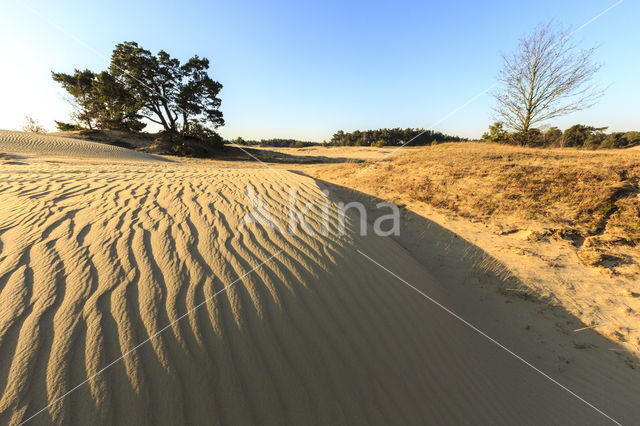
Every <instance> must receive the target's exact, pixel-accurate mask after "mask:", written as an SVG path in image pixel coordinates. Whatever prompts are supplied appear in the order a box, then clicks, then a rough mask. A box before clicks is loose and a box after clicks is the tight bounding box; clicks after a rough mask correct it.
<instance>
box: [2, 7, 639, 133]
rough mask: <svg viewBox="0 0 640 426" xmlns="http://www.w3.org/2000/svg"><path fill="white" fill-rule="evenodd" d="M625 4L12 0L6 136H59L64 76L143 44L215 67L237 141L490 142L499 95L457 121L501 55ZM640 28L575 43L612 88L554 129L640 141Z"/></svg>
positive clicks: (626, 16) (622, 20)
mask: <svg viewBox="0 0 640 426" xmlns="http://www.w3.org/2000/svg"><path fill="white" fill-rule="evenodd" d="M614 3H615V1H609V0H583V1H558V0H553V1H548V0H538V1H535V2H523V1H511V2H508V1H501V2H498V1H483V2H471V1H457V0H453V1H429V2H427V1H421V2H410V1H393V2H392V1H389V2H375V1H335V0H330V1H326V2H303V1H251V2H246V1H229V2H216V1H213V2H196V1H192V2H184V1H119V0H116V1H109V2H87V1H76V0H72V1H61V2H51V1H46V0H22V1H14V0H5V2H3V4H2V6H0V7H1V8H2V13H1V14H0V16H1V18H0V37H1V44H0V58H2V64H1V66H0V96H1V98H0V128H4V129H14V128H17V127H18V126H19V125H20V123H21V122H22V121H23V119H24V116H25V115H30V116H33V117H34V118H37V119H39V120H40V121H41V122H42V123H43V124H44V125H45V126H46V127H48V128H49V129H51V130H53V129H54V126H53V120H54V119H58V120H68V114H69V112H70V107H69V106H68V104H67V103H66V102H65V101H64V99H63V95H64V93H63V91H62V90H61V89H60V88H59V87H58V86H57V85H56V84H55V83H54V82H53V81H52V80H51V76H50V72H51V70H55V71H64V72H71V71H73V69H74V68H82V69H84V68H89V69H92V70H94V71H98V70H103V69H105V68H107V66H108V62H109V56H110V53H111V50H112V49H113V47H114V45H115V44H116V43H119V42H122V41H125V40H127V41H129V40H135V41H137V42H138V43H140V44H141V45H142V46H143V47H145V48H147V49H150V50H152V51H154V52H156V51H158V50H160V49H164V50H166V51H168V52H169V53H170V54H172V55H173V56H176V57H178V58H180V59H182V60H185V59H187V58H189V57H190V56H192V55H193V54H198V55H200V56H205V57H207V58H209V59H210V60H211V62H212V69H211V75H212V77H214V79H216V80H218V81H220V82H221V83H222V84H223V85H224V89H223V91H222V92H221V98H222V111H223V112H224V116H225V120H226V122H227V124H226V125H225V126H224V127H222V128H220V129H219V131H220V133H221V134H222V135H223V136H224V137H228V138H235V137H237V136H242V137H244V138H245V139H260V138H271V137H286V138H296V139H303V140H316V141H321V140H323V139H329V138H330V137H331V135H332V134H333V133H334V132H335V131H336V130H339V129H342V130H345V131H349V130H355V129H365V128H381V127H428V128H434V129H436V130H440V131H443V132H446V133H451V134H456V135H460V136H466V137H479V136H480V134H481V133H482V132H483V131H484V130H485V129H486V128H487V125H488V124H489V123H490V122H491V120H492V117H491V111H490V107H491V105H492V103H493V101H492V99H491V97H490V96H488V95H482V96H479V97H478V98H477V99H476V100H474V101H473V102H471V103H470V104H468V105H467V106H465V107H464V108H462V109H460V110H459V111H457V112H456V113H454V114H451V115H449V114H450V113H451V112H452V111H453V110H456V109H457V108H459V107H460V106H461V105H463V104H464V103H465V102H467V101H468V100H469V99H471V98H473V97H474V96H475V95H477V94H478V93H480V92H481V91H483V90H484V89H486V88H487V87H489V86H491V85H492V84H493V83H494V82H495V78H496V75H497V71H498V69H499V66H500V53H501V52H509V51H511V50H513V49H514V47H515V46H516V44H517V40H518V38H519V37H520V36H522V35H524V34H525V33H527V32H529V31H531V30H532V29H533V28H534V27H535V26H536V25H537V24H539V23H542V22H546V21H548V20H550V19H554V20H556V21H557V22H558V23H561V24H563V25H565V26H572V27H574V28H575V27H578V26H580V25H582V24H584V23H585V22H587V21H588V20H589V19H591V18H592V17H594V16H595V15H597V14H598V13H600V12H601V11H603V10H605V9H606V8H608V7H609V6H611V5H612V4H614ZM639 18H640V2H638V1H637V0H624V1H623V2H622V3H621V4H619V5H618V6H616V7H615V8H614V9H612V10H611V11H610V12H608V13H606V14H605V15H603V16H602V17H600V18H598V19H597V20H595V21H594V22H593V23H591V24H590V25H588V26H587V27H585V28H584V29H583V30H581V31H580V32H578V33H577V34H576V35H575V39H576V41H577V42H578V43H579V44H580V45H581V46H584V47H590V46H593V45H598V46H599V48H598V51H597V58H596V59H597V60H598V61H600V62H602V63H603V64H604V67H603V68H602V70H601V72H600V73H599V76H598V80H599V81H600V82H601V84H603V85H607V86H609V87H608V90H607V92H606V95H605V97H604V98H603V99H602V100H601V102H600V103H599V104H598V105H597V106H595V107H593V108H592V109H590V110H588V111H582V112H579V113H575V114H572V115H570V116H568V117H564V118H561V119H557V120H554V121H552V122H550V123H549V124H552V125H557V126H559V127H561V128H565V127H568V126H569V125H571V124H574V123H578V122H579V123H585V124H592V125H596V126H609V127H610V129H612V130H630V129H640V78H639V76H640V25H638V19H639ZM445 116H448V118H447V119H446V120H442V118H443V117H445ZM435 123H437V125H435V126H433V124H435Z"/></svg>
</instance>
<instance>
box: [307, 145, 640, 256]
mask: <svg viewBox="0 0 640 426" xmlns="http://www.w3.org/2000/svg"><path fill="white" fill-rule="evenodd" d="M371 164H372V163H369V164H364V165H354V164H344V165H340V166H333V167H331V168H323V169H322V170H318V171H317V173H316V176H317V177H319V178H321V179H325V180H329V181H332V182H335V183H342V184H345V185H347V186H352V187H354V185H356V186H357V188H358V189H360V190H362V191H365V192H369V193H372V194H375V195H378V196H381V197H382V198H387V199H389V198H391V199H393V200H394V201H396V202H399V203H410V202H424V203H427V204H429V205H431V206H433V207H436V208H438V209H441V210H444V211H448V212H453V213H455V214H457V215H459V216H462V217H466V218H469V219H471V220H473V221H482V222H495V223H499V224H500V226H501V227H503V228H505V229H506V230H508V229H509V228H510V227H515V228H517V227H521V226H522V223H523V221H524V222H538V223H542V224H544V225H545V226H548V227H551V228H553V232H554V233H556V234H558V235H559V236H561V237H565V238H568V237H570V238H573V239H575V240H576V245H577V246H578V247H582V246H583V245H584V243H585V242H586V240H585V239H589V241H588V242H587V244H586V246H588V247H589V249H590V250H591V252H594V251H597V252H600V251H601V250H600V249H602V248H603V247H605V246H606V247H607V248H611V246H617V247H621V246H626V247H635V246H637V245H638V243H640V198H639V196H638V181H639V179H640V153H638V152H637V151H634V150H624V151H623V150H616V151H598V152H593V151H578V150H575V149H545V150H543V149H532V148H520V147H512V146H504V145H493V144H485V143H464V144H462V143H457V144H453V143H449V144H442V145H437V146H432V147H425V148H423V149H420V150H414V151H412V152H410V153H407V154H399V155H396V156H394V157H390V158H388V159H385V160H383V161H380V162H378V163H374V164H373V166H371V168H370V169H369V170H367V171H365V172H361V171H363V170H364V169H365V168H366V167H368V166H369V165H371ZM586 246H585V249H586V248H587V247H586ZM590 256H591V257H593V256H594V253H591V254H590ZM603 256H604V257H603V259H604V258H606V257H607V256H606V255H603ZM623 257H624V256H623ZM595 263H598V261H597V260H596V261H595Z"/></svg>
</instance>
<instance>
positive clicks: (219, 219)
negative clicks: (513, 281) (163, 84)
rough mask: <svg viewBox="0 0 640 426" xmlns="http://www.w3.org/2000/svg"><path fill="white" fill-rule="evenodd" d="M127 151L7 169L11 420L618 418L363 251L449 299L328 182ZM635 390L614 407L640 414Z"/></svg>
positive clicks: (1, 250) (5, 353)
mask: <svg viewBox="0 0 640 426" xmlns="http://www.w3.org/2000/svg"><path fill="white" fill-rule="evenodd" d="M3 143H4V145H3ZM33 143H35V142H33ZM74 143H76V142H75V141H74ZM60 146H61V147H62V148H61V149H67V148H66V147H65V146H66V145H64V144H62V145H60ZM0 147H1V149H0V150H1V151H4V152H5V153H6V152H9V150H8V149H7V144H6V142H0ZM47 149H48V150H50V151H55V150H56V149H57V148H56V147H55V144H54V145H53V146H49V147H48V148H47ZM87 149H88V148H86V146H85V145H82V146H81V148H77V150H78V151H81V150H87ZM100 149H103V148H100ZM105 149H107V148H105ZM108 149H109V150H110V149H111V148H108ZM89 151H90V150H89ZM116 151H117V154H114V155H118V156H120V155H122V156H123V157H119V158H122V159H126V160H127V161H126V162H114V161H113V157H111V159H110V160H109V161H105V162H102V163H100V162H98V161H97V160H95V158H94V159H93V160H91V162H87V161H80V160H77V161H73V162H70V161H57V162H49V161H47V160H46V158H44V159H43V158H41V159H37V160H36V159H26V160H25V159H23V160H21V161H19V162H12V161H9V162H6V163H5V164H0V392H1V393H0V395H1V396H0V424H19V423H20V422H21V421H24V420H26V419H29V418H30V417H31V416H32V415H34V414H35V413H37V412H38V411H39V410H41V409H42V408H44V407H47V406H48V405H49V404H50V403H51V402H54V403H53V404H52V405H51V406H49V407H48V408H47V409H46V410H45V411H43V412H42V413H40V414H39V415H38V416H36V417H35V418H33V419H32V420H31V421H30V423H29V424H49V423H52V422H53V423H56V424H91V423H104V424H132V425H133V424H136V425H137V424H283V423H289V424H426V423H434V424H471V423H474V424H496V423H497V424H552V423H553V424H606V423H607V419H606V418H605V417H603V416H601V415H600V414H598V413H597V412H595V411H594V410H593V409H591V408H589V407H588V406H587V405H585V404H584V403H582V402H580V401H579V400H577V399H576V398H575V397H573V396H571V395H570V394H568V393H567V392H565V391H563V390H561V389H560V388H559V387H557V386H556V385H554V384H552V383H550V382H549V381H548V380H547V379H545V378H544V377H542V376H541V375H539V374H537V373H535V372H534V371H532V370H531V369H529V368H527V367H525V366H523V364H522V363H521V362H520V361H518V360H516V359H515V358H513V357H512V356H511V355H509V354H507V353H506V352H505V351H503V350H502V349H500V348H498V347H497V346H495V345H494V344H493V343H491V342H489V341H488V340H487V339H485V338H484V337H481V336H479V335H478V334H477V333H475V332H474V331H472V330H471V329H469V328H468V327H466V326H465V325H464V324H462V323H461V322H460V321H458V320H456V319H455V318H453V317H451V316H450V315H449V314H447V313H445V312H444V311H442V310H441V309H439V308H438V307H436V306H434V305H433V304H430V303H429V302H428V301H426V300H425V299H424V298H422V297H420V296H418V295H417V294H416V293H415V292H414V291H412V290H410V289H408V288H407V287H406V286H404V285H403V284H402V283H400V282H399V281H397V280H396V279H394V278H393V277H391V276H390V275H388V274H386V273H385V272H384V271H382V270H380V269H379V268H378V267H376V266H375V265H373V264H372V263H371V262H370V261H369V260H367V259H366V258H365V257H363V256H362V255H361V254H360V253H359V252H358V251H357V250H360V251H362V252H364V253H366V254H367V255H368V256H371V257H372V258H374V259H377V260H379V261H380V262H383V263H384V264H385V265H387V266H388V267H390V268H391V269H393V270H394V271H396V272H398V273H400V274H401V275H402V277H403V278H404V279H406V280H407V281H409V282H411V283H412V284H414V285H416V286H417V287H418V288H420V289H421V290H422V291H424V292H426V293H428V294H429V295H431V296H432V297H434V298H436V299H438V300H439V301H441V302H442V303H444V304H445V305H449V304H450V302H451V301H449V300H447V295H446V294H445V292H443V291H442V289H441V288H440V284H438V283H437V282H436V281H435V280H434V279H433V278H432V277H431V275H430V274H429V273H428V272H427V271H426V270H425V269H424V268H423V266H422V265H421V264H419V263H418V262H417V261H415V260H414V259H413V258H412V257H411V256H410V255H409V254H408V253H407V252H406V251H405V250H404V249H402V248H401V247H400V246H399V245H397V244H396V243H395V242H394V241H392V240H391V239H389V238H381V237H374V236H360V235H358V233H357V226H356V224H355V223H352V222H351V221H349V222H348V224H347V225H348V226H347V232H346V235H339V234H338V232H337V231H338V229H337V224H336V222H335V220H334V219H333V215H334V214H335V209H336V205H335V204H334V203H330V204H328V210H327V211H328V212H329V217H331V218H332V219H331V220H330V221H329V223H330V226H329V232H328V233H327V234H326V235H324V234H323V232H322V226H321V224H322V215H323V210H322V206H324V205H325V202H326V199H325V198H324V195H323V194H322V192H321V191H320V188H319V187H318V185H317V184H316V183H315V182H314V181H313V180H311V179H309V178H306V177H302V176H298V175H295V174H292V173H289V172H286V171H282V174H281V175H278V174H276V173H274V172H272V171H269V170H265V169H258V168H250V167H244V168H237V167H236V168H224V167H220V166H219V163H213V162H186V163H161V162H156V161H153V160H149V159H145V160H144V161H139V162H135V163H132V162H131V161H129V160H131V159H132V158H131V157H129V156H127V155H126V154H124V153H121V152H120V151H119V150H116V149H114V151H113V152H116ZM71 152H74V151H73V150H72V151H71ZM85 152H86V151H85ZM129 155H134V154H129ZM94 157H96V156H95V155H94ZM247 188H249V190H247ZM292 188H293V189H294V190H295V191H296V193H297V200H298V201H297V202H298V204H299V207H300V208H301V209H302V208H304V205H305V204H306V203H311V204H312V205H313V206H312V207H311V208H310V209H309V211H308V213H307V214H306V218H307V221H308V223H309V224H310V226H311V228H312V229H314V230H315V232H316V235H313V236H312V235H309V234H308V233H307V232H304V231H302V230H301V229H299V228H298V231H297V232H296V233H290V232H288V230H287V224H288V220H289V205H290V204H289V203H290V202H289V194H290V191H291V190H292ZM247 194H257V196H258V197H259V198H260V199H261V200H262V203H259V204H258V208H257V210H256V209H254V204H252V203H251V202H250V201H249V199H248V197H247ZM247 214H250V217H253V218H258V217H260V218H262V222H263V223H262V224H260V223H245V224H243V221H244V220H245V218H246V217H247ZM265 219H268V220H270V221H271V224H272V225H274V224H275V225H276V226H277V227H279V228H280V230H278V229H276V228H275V227H274V226H270V225H267V224H266V222H265ZM274 255H275V257H274V258H273V259H272V260H271V261H269V262H267V263H266V264H264V265H263V266H260V267H258V268H257V269H256V270H255V271H254V272H251V273H250V271H251V270H252V268H254V267H256V266H258V265H260V264H261V262H263V261H265V260H267V259H269V258H270V257H271V256H274ZM247 273H248V275H245V274H247ZM238 277H241V278H240V279H238ZM232 283H235V284H234V285H233V286H231V287H229V288H228V289H227V290H226V291H221V290H222V289H224V288H225V286H228V285H229V284H232ZM216 292H220V293H219V294H218V295H217V296H216V297H214V298H213V299H212V300H211V301H210V302H209V303H208V304H206V305H204V306H202V307H201V308H199V309H196V310H194V311H193V312H192V313H191V314H189V315H188V316H186V317H185V318H184V319H182V320H181V321H179V322H177V323H175V324H173V325H172V326H170V327H168V328H167V329H166V331H164V332H162V333H161V334H160V335H159V336H158V337H156V338H152V339H151V340H150V342H149V343H147V344H145V345H143V346H141V347H140V348H139V349H137V350H135V351H134V352H132V353H130V351H131V349H132V348H134V347H135V346H136V345H137V344H138V343H139V342H144V341H145V339H147V338H148V337H149V336H153V335H154V334H155V333H157V332H158V331H160V330H163V329H164V328H165V327H166V325H167V324H170V323H172V322H173V321H175V320H177V319H179V318H180V317H181V315H183V314H184V313H185V312H188V311H189V310H190V309H194V308H195V307H196V306H198V304H199V303H201V301H203V300H206V299H207V298H211V297H213V296H214V295H215V294H216ZM128 353H130V355H128V356H126V357H125V358H124V359H123V360H122V361H121V362H117V363H115V364H114V365H113V366H112V367H110V368H108V369H107V370H106V371H104V372H103V373H101V374H99V375H97V376H95V377H92V376H93V375H94V374H96V373H97V372H100V371H101V369H102V368H103V367H104V366H105V365H109V364H110V363H111V361H113V360H117V359H118V358H119V357H120V356H122V355H123V354H128ZM88 377H92V378H91V379H90V380H89V381H88V383H87V384H85V385H83V386H80V387H78V388H77V389H76V390H75V391H73V392H72V393H71V394H69V395H68V396H66V397H64V396H65V394H66V393H67V392H68V391H70V390H72V389H74V387H75V386H76V385H77V384H81V383H83V382H84V381H85V380H86V379H87V378H88ZM585 377H587V380H586V385H585V386H592V387H596V386H598V383H599V382H600V381H601V380H604V377H605V374H604V373H602V372H601V371H597V370H596V371H589V372H587V374H585ZM620 386H621V387H622V388H621V390H620V395H611V394H610V393H609V394H608V395H605V398H606V397H607V396H608V397H609V399H610V400H609V402H608V403H607V402H606V401H605V402H604V403H605V405H607V404H608V405H607V406H606V407H604V409H605V411H609V409H613V410H614V411H615V412H611V413H609V414H611V415H612V416H613V417H615V418H620V419H622V420H630V419H634V418H635V419H637V418H638V417H637V416H638V413H639V411H638V409H637V408H636V407H635V404H634V399H635V398H634V397H633V395H637V389H635V388H633V386H632V385H629V384H628V383H622V382H620ZM59 398H62V399H59ZM597 403H598V404H600V403H603V401H597ZM634 410H635V411H634Z"/></svg>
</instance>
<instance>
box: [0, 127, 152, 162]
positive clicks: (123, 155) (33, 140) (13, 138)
mask: <svg viewBox="0 0 640 426" xmlns="http://www.w3.org/2000/svg"><path fill="white" fill-rule="evenodd" d="M1 153H11V154H14V153H17V154H31V155H41V156H42V155H45V156H46V155H55V156H67V157H72V158H73V157H81V158H86V157H92V158H103V159H112V160H147V161H149V160H163V159H162V157H158V156H154V155H150V154H145V153H142V152H137V151H133V150H130V149H126V148H121V147H118V146H113V145H106V144H102V143H98V142H90V141H85V140H79V139H72V138H65V137H60V136H52V135H47V134H38V133H25V132H14V131H8V130H0V154H1Z"/></svg>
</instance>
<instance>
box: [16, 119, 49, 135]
mask: <svg viewBox="0 0 640 426" xmlns="http://www.w3.org/2000/svg"><path fill="white" fill-rule="evenodd" d="M21 129H22V131H23V132H31V133H46V132H47V129H45V128H44V127H43V126H41V125H40V122H39V121H38V120H36V119H35V118H31V117H29V116H28V115H25V116H24V123H23V124H22V127H21Z"/></svg>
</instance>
